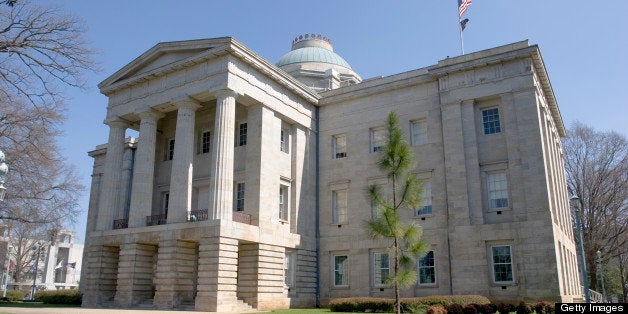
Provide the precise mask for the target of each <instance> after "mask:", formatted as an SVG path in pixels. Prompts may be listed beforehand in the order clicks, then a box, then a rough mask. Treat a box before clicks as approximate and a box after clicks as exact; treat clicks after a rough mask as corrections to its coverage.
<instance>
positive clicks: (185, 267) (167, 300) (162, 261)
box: [153, 239, 198, 309]
mask: <svg viewBox="0 0 628 314" xmlns="http://www.w3.org/2000/svg"><path fill="white" fill-rule="evenodd" d="M197 245H198V244H197V243H196V242H189V241H178V240H173V239H167V240H164V239H162V240H161V241H160V242H159V250H158V257H157V273H156V274H155V286H156V291H155V301H154V303H153V304H154V305H155V307H156V308H158V309H174V308H177V307H178V306H181V305H193V304H194V295H195V289H196V281H197V279H196V278H197V268H198V252H197Z"/></svg>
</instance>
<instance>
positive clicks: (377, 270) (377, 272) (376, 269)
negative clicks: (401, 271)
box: [371, 252, 391, 288]
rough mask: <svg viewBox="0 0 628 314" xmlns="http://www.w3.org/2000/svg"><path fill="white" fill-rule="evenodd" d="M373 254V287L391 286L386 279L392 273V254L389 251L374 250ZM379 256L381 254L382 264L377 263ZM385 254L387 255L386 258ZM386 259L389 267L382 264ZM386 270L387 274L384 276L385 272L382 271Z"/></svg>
mask: <svg viewBox="0 0 628 314" xmlns="http://www.w3.org/2000/svg"><path fill="white" fill-rule="evenodd" d="M371 256H372V258H371V261H372V264H371V265H372V267H371V272H372V273H371V276H372V278H373V287H378V288H379V287H387V286H389V284H387V283H386V280H388V278H389V277H390V275H391V272H390V266H391V265H390V254H389V253H388V252H372V254H371ZM377 256H380V258H379V261H380V264H379V265H378V263H377V262H378V258H377ZM384 256H385V259H384ZM384 260H385V261H386V262H387V263H386V264H387V266H388V267H387V268H385V267H382V265H381V263H382V262H383V261H384ZM384 270H386V275H385V276H384V277H382V274H383V273H382V272H383V271H384ZM378 279H379V281H378Z"/></svg>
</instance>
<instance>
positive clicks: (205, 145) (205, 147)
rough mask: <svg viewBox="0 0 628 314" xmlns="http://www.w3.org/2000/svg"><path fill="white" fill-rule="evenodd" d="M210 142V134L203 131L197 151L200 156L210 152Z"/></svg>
mask: <svg viewBox="0 0 628 314" xmlns="http://www.w3.org/2000/svg"><path fill="white" fill-rule="evenodd" d="M210 141H211V134H210V133H209V131H204V132H202V133H201V145H200V146H201V147H200V149H199V152H200V153H201V154H207V153H209V150H210V146H209V143H210Z"/></svg>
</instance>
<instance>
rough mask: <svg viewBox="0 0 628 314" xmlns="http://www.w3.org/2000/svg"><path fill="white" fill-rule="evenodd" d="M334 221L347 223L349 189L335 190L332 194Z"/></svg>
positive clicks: (335, 222)
mask: <svg viewBox="0 0 628 314" xmlns="http://www.w3.org/2000/svg"><path fill="white" fill-rule="evenodd" d="M331 202H332V211H333V223H334V224H338V225H340V224H345V223H347V190H337V191H333V192H332V195H331Z"/></svg>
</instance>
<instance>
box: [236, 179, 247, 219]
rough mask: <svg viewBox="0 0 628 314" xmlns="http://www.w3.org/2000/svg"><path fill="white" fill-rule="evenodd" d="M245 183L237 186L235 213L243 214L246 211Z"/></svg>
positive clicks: (239, 183)
mask: <svg viewBox="0 0 628 314" xmlns="http://www.w3.org/2000/svg"><path fill="white" fill-rule="evenodd" d="M244 188H245V185H244V182H238V183H237V184H236V188H235V191H236V198H235V199H236V201H235V211H237V212H241V211H243V210H244Z"/></svg>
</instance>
